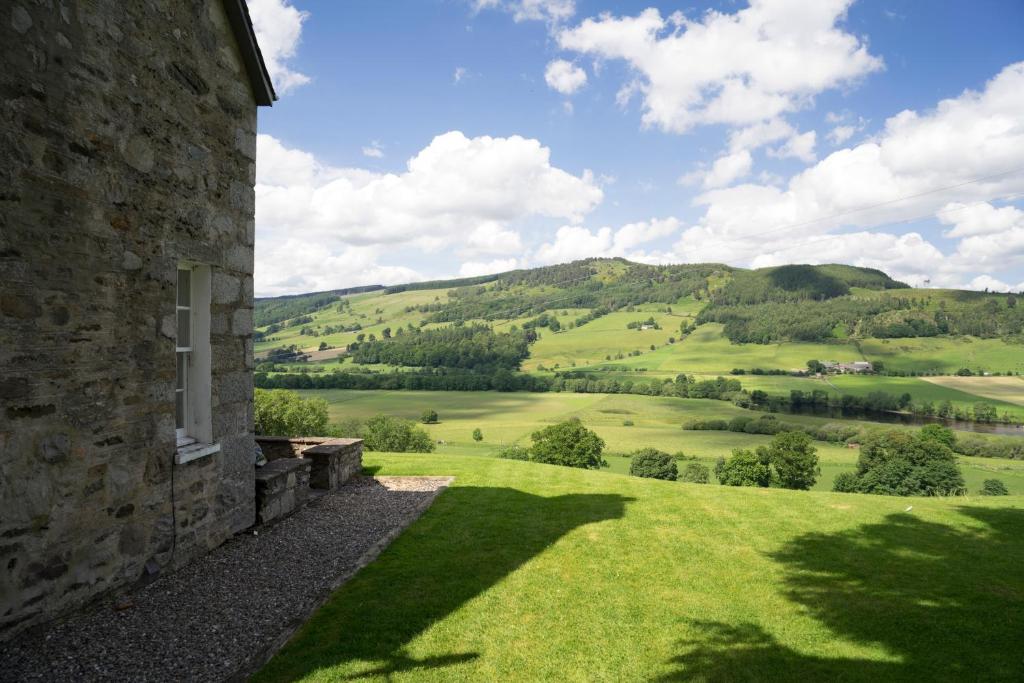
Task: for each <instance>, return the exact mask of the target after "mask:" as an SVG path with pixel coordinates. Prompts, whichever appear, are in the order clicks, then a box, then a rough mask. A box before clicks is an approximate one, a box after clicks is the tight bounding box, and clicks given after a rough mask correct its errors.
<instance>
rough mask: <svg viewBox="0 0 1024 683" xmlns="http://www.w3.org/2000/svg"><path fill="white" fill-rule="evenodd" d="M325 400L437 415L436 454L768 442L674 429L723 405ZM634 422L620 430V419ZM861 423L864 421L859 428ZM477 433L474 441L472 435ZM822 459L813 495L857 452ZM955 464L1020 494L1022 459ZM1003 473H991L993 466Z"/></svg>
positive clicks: (549, 397) (590, 397)
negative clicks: (577, 439) (579, 431)
mask: <svg viewBox="0 0 1024 683" xmlns="http://www.w3.org/2000/svg"><path fill="white" fill-rule="evenodd" d="M302 393H303V394H304V395H307V396H310V395H316V396H320V397H322V398H324V399H326V400H327V401H328V407H329V410H330V416H331V421H332V422H340V421H343V420H344V419H345V418H349V417H355V418H360V419H365V418H368V417H372V416H373V415H376V414H378V413H387V414H390V415H397V416H400V417H405V418H408V419H412V420H416V419H419V417H420V415H421V414H422V413H423V411H424V410H425V409H427V408H433V409H434V410H436V411H437V412H438V414H439V415H440V417H441V422H440V423H439V424H436V425H425V428H426V429H427V431H428V432H430V435H431V437H433V439H434V440H440V441H444V442H445V443H444V444H443V445H439V446H438V453H440V454H445V455H447V454H456V455H493V454H494V453H495V452H496V451H497V450H498V448H499V447H500V446H502V445H503V444H509V443H521V444H524V445H529V443H530V434H531V433H532V432H534V431H536V430H537V429H540V428H542V427H544V426H545V425H547V424H552V423H554V422H558V421H561V420H565V419H567V418H569V417H579V418H580V419H581V420H582V421H583V423H584V424H585V425H587V426H588V427H590V428H591V429H593V430H595V431H596V432H597V433H598V434H599V435H600V436H601V438H603V439H604V440H605V442H606V443H607V450H608V452H609V453H610V454H614V453H630V452H632V451H634V450H636V449H637V448H640V447H642V446H652V447H655V448H660V449H662V450H664V451H666V452H669V453H675V452H678V451H683V452H684V453H686V454H687V455H693V456H697V457H698V458H699V459H700V461H701V462H703V463H704V464H706V465H708V466H709V467H711V466H713V465H714V462H715V460H716V459H717V458H718V457H719V456H728V455H729V453H731V452H732V450H733V449H734V448H756V447H757V446H762V445H767V444H768V442H769V441H770V440H771V439H770V437H767V436H761V435H753V434H737V433H734V432H695V431H687V430H684V429H681V425H682V423H683V422H685V421H686V420H689V419H694V418H700V419H707V418H726V419H728V418H730V417H733V416H735V415H744V414H745V415H749V414H750V413H749V411H745V410H742V409H740V408H736V407H735V406H733V405H732V404H730V403H727V402H724V401H708V400H697V399H679V398H667V397H653V396H630V395H623V394H568V393H562V394H557V393H551V394H527V393H511V394H509V393H498V392H493V391H484V392H459V391H432V392H424V391H345V390H325V391H307V392H302ZM780 419H783V420H788V421H794V422H803V423H811V424H823V423H825V422H828V420H825V419H822V418H815V417H808V416H795V415H794V416H780ZM626 420H629V421H632V422H633V426H625V425H624V424H623V422H624V421H626ZM860 424H863V423H860ZM476 428H479V429H480V430H481V431H482V432H483V435H484V440H483V441H482V442H481V443H475V442H474V441H473V439H472V432H473V430H474V429H476ZM815 445H816V446H817V448H818V456H819V458H820V461H821V468H822V476H821V478H820V479H819V481H818V484H817V486H816V488H817V489H819V490H829V489H831V488H832V480H833V479H834V478H835V475H836V474H838V473H839V472H842V471H844V470H849V469H852V467H853V465H854V463H855V462H856V459H857V453H858V452H857V451H856V450H851V449H848V448H845V447H843V446H834V445H830V444H826V443H822V442H815ZM608 461H609V464H610V465H611V467H610V469H611V471H613V472H620V473H621V472H627V471H628V470H629V464H628V460H627V459H626V458H621V457H614V456H613V455H610V456H609V457H608ZM961 465H962V469H963V473H964V478H965V479H966V481H967V486H968V489H969V490H971V491H977V490H978V489H979V488H980V487H981V483H982V481H983V480H985V479H987V478H991V477H993V476H998V478H1000V479H1002V480H1003V481H1004V482H1005V483H1006V485H1007V487H1008V488H1009V489H1010V491H1011V492H1013V493H1020V494H1024V462H1019V461H1005V460H1000V461H995V460H991V459H983V458H963V459H961ZM997 465H998V466H999V467H1001V468H1003V469H1002V470H1001V471H999V472H998V474H997V475H996V474H994V473H993V470H992V469H991V468H992V467H995V466H997Z"/></svg>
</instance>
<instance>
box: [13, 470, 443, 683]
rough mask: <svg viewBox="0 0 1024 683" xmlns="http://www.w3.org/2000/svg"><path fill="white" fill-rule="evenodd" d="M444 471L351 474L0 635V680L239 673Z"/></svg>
mask: <svg viewBox="0 0 1024 683" xmlns="http://www.w3.org/2000/svg"><path fill="white" fill-rule="evenodd" d="M451 481H452V479H451V478H450V477H378V478H370V477H357V478H355V479H353V480H352V481H351V482H350V483H349V484H347V485H345V486H343V487H341V488H340V489H337V490H335V491H331V492H330V493H326V494H324V495H323V496H321V497H320V498H318V499H317V500H315V501H314V502H312V503H310V504H309V505H307V506H305V507H304V508H302V509H301V510H299V511H298V512H296V513H295V514H294V515H292V516H291V517H288V518H286V519H284V520H282V521H280V522H278V523H277V524H275V525H273V526H271V527H270V528H268V529H266V530H260V531H259V532H258V535H254V534H251V533H249V534H244V535H239V536H236V537H235V538H233V539H231V540H229V541H228V542H227V543H225V544H224V545H223V546H221V547H220V548H217V549H216V550H214V551H213V552H211V553H210V554H208V555H206V556H204V557H201V558H198V559H196V560H195V561H193V562H191V563H190V564H188V565H186V566H185V567H183V568H182V569H180V570H178V571H177V572H174V573H172V574H168V575H166V576H162V577H160V578H159V579H157V580H156V581H154V582H153V583H151V584H149V585H148V586H145V587H143V588H140V589H138V590H136V591H134V592H132V593H129V594H125V595H121V596H116V597H110V598H108V599H106V600H104V601H102V602H100V603H98V604H96V605H94V606H93V607H91V608H89V609H85V610H81V611H79V612H76V613H74V614H72V615H71V616H69V617H67V618H65V619H63V620H62V621H60V622H56V623H51V624H47V625H44V626H41V627H37V628H35V629H31V630H29V631H27V632H25V633H23V634H21V635H20V636H18V637H17V638H15V639H14V640H13V641H11V642H9V643H4V644H3V645H0V681H64V680H73V681H169V680H204V681H219V680H224V679H227V678H241V677H243V676H245V675H246V674H248V673H251V672H253V671H254V670H256V669H258V668H259V666H261V665H262V664H263V663H264V662H265V661H266V660H267V659H269V657H270V656H271V655H273V653H274V652H276V651H277V649H279V648H280V647H281V646H282V645H284V642H285V641H286V640H287V638H288V637H289V636H290V635H291V634H292V633H293V632H294V631H295V630H296V629H297V628H298V627H299V626H301V625H302V623H304V622H305V621H306V620H307V619H308V618H309V617H310V615H312V613H313V612H314V611H315V610H316V609H317V608H318V607H319V606H320V605H321V604H323V602H324V601H325V600H326V599H327V598H328V597H330V594H331V593H332V592H333V591H334V589H335V588H337V587H338V586H340V585H341V584H343V583H344V582H345V581H347V580H348V579H349V578H351V577H352V576H353V575H354V574H355V573H356V572H357V571H358V570H359V569H360V568H361V567H363V566H365V565H366V564H368V563H369V562H372V561H373V559H374V558H376V557H377V555H378V554H379V553H380V552H381V551H382V550H383V549H384V548H386V547H387V545H388V544H389V543H390V542H391V541H392V540H394V539H395V538H396V537H397V536H398V535H399V534H400V533H401V532H402V530H404V529H405V528H406V527H408V526H409V524H411V523H412V522H413V521H415V520H416V519H417V518H418V517H419V516H420V515H421V514H422V513H423V512H424V511H425V510H426V509H427V508H428V507H429V506H430V504H431V503H432V502H433V501H434V499H435V498H436V497H437V495H438V494H439V493H440V492H441V491H442V490H444V488H446V487H447V486H448V484H450V483H451Z"/></svg>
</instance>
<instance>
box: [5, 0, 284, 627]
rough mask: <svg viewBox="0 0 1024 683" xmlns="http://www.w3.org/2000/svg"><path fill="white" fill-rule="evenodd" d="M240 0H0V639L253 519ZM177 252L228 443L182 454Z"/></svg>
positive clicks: (249, 98) (217, 426)
mask: <svg viewBox="0 0 1024 683" xmlns="http://www.w3.org/2000/svg"><path fill="white" fill-rule="evenodd" d="M239 7H241V10H240V11H242V12H244V11H245V10H244V5H242V4H241V0H236V1H235V4H234V5H232V3H231V2H229V1H228V0H223V1H222V0H145V1H143V0H138V1H133V2H124V1H122V0H77V1H75V0H13V1H9V2H3V3H0V640H3V639H5V638H7V637H9V636H11V635H13V634H14V633H15V632H16V631H18V630H21V629H23V628H24V627H26V626H28V625H30V624H33V623H36V622H38V621H40V620H42V619H44V618H46V617H49V616H52V615H54V614H57V613H59V612H61V611H63V610H65V609H67V608H70V607H73V606H75V605H78V604H81V603H83V602H85V601H86V600H87V599H89V598H90V597H91V596H94V595H96V594H98V593H100V592H102V591H105V590H108V589H111V588H113V587H117V586H119V585H124V584H127V583H130V582H133V581H136V580H138V579H140V578H141V577H144V576H146V575H149V574H153V573H155V572H158V571H160V570H161V569H162V568H166V567H168V566H169V565H175V566H176V565H178V564H181V563H184V562H186V561H187V560H188V559H189V558H191V557H194V556H196V555H197V554H201V553H203V552H205V551H207V550H209V549H211V548H213V547H215V546H217V545H218V544H220V543H221V542H223V541H224V540H225V539H226V538H227V537H228V536H229V535H231V534H232V533H234V532H237V531H239V530H241V529H244V528H246V527H248V526H250V525H251V524H252V523H253V521H254V511H253V498H254V473H253V465H252V452H253V423H252V403H251V400H252V372H251V366H252V337H251V335H252V327H253V324H252V308H253V280H252V271H253V239H254V222H253V213H254V195H253V185H254V180H255V155H256V106H257V102H258V101H259V100H260V93H259V91H258V88H257V86H256V85H255V84H254V80H253V72H252V63H253V62H252V56H253V51H254V50H255V42H252V43H251V44H250V45H248V46H246V45H245V44H244V43H243V41H240V40H239V37H240V35H241V34H239V33H238V28H237V27H238V16H239V15H238V11H239ZM232 12H234V14H232ZM244 17H245V22H246V25H247V26H248V30H249V31H250V32H251V25H249V24H248V17H247V15H244ZM243 37H244V36H243ZM255 54H256V55H257V58H258V51H256V52H255ZM260 66H261V67H262V62H260ZM263 95H264V99H266V97H265V95H266V93H263ZM270 95H271V99H272V90H270ZM262 103H267V102H262ZM183 261H190V262H196V263H202V264H208V265H209V266H210V267H211V270H212V309H211V318H210V337H211V339H210V341H211V348H212V397H211V399H212V422H213V435H214V441H215V442H217V443H219V444H220V446H221V449H220V452H219V453H216V454H213V455H209V456H207V457H203V458H199V459H197V460H195V461H193V462H189V463H186V464H182V465H175V466H173V467H172V462H173V456H174V453H175V449H176V441H175V429H174V428H175V425H174V383H175V340H174V337H175V286H176V284H175V283H176V268H177V264H179V263H181V262H183ZM172 500H173V505H172Z"/></svg>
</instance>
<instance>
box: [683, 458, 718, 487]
mask: <svg viewBox="0 0 1024 683" xmlns="http://www.w3.org/2000/svg"><path fill="white" fill-rule="evenodd" d="M710 478H711V471H710V470H708V468H707V466H706V465H702V464H700V463H699V462H690V463H687V464H686V467H684V468H683V471H682V472H680V473H679V481H685V482H689V483H691V484H706V483H708V480H709V479H710Z"/></svg>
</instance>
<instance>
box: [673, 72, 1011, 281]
mask: <svg viewBox="0 0 1024 683" xmlns="http://www.w3.org/2000/svg"><path fill="white" fill-rule="evenodd" d="M1021 120H1024V63H1017V64H1011V65H1009V66H1007V67H1006V68H1004V69H1003V70H1002V71H1001V72H1000V73H999V74H997V75H996V76H995V77H994V78H992V79H991V80H990V81H989V82H988V83H987V84H986V85H985V88H984V89H983V90H982V91H980V92H976V91H973V90H967V91H964V92H963V93H962V94H961V95H959V96H958V97H954V98H950V99H947V100H943V101H941V102H940V103H939V104H938V105H937V107H936V108H935V109H934V110H932V111H925V112H916V111H903V112H900V113H899V114H896V115H895V116H893V117H891V118H890V119H888V120H887V121H886V123H885V127H884V130H883V131H881V132H880V133H879V134H878V135H877V136H876V137H875V138H874V139H873V140H872V141H870V142H865V143H863V144H860V145H857V146H856V147H852V148H846V149H841V150H838V151H835V152H833V153H831V154H829V155H828V156H827V157H825V158H824V159H822V160H821V161H819V162H817V163H816V164H814V165H813V166H811V167H809V168H807V169H806V170H804V171H802V172H800V173H798V174H796V175H794V176H792V177H791V178H790V179H789V181H788V182H787V183H786V184H785V185H783V186H776V185H771V184H741V185H737V186H734V187H729V188H724V189H712V190H709V191H707V192H704V193H703V194H701V195H700V196H699V197H698V198H697V199H696V203H697V204H698V205H699V206H703V207H704V215H703V217H702V218H701V219H700V220H698V221H697V223H696V225H694V226H693V227H691V228H689V229H688V230H686V231H684V232H683V234H682V235H681V237H680V239H679V241H678V242H677V244H676V245H675V247H674V253H675V255H676V256H677V257H678V258H680V259H682V260H686V261H702V260H710V261H718V260H723V261H727V262H729V263H736V264H741V265H743V264H749V263H755V264H763V265H767V264H769V263H782V262H815V263H821V262H827V261H840V262H847V263H858V264H863V265H871V266H873V267H880V268H883V269H886V270H888V271H890V272H892V273H894V274H895V275H897V276H901V277H904V278H906V279H908V281H911V282H923V281H924V280H925V279H928V280H931V281H932V283H933V284H945V285H947V286H954V285H957V284H962V283H963V282H965V281H966V279H965V278H966V276H968V275H976V274H977V273H978V271H979V270H981V271H983V272H986V273H988V274H990V275H991V274H992V273H994V272H998V271H999V270H1005V269H1010V268H1019V267H1020V266H1022V265H1024V227H1022V226H1021V225H1020V213H1021V212H1020V210H1019V209H1015V208H1012V207H1003V208H1000V209H997V208H995V207H994V206H991V205H988V206H986V205H984V204H982V203H981V202H983V201H984V200H988V199H991V198H994V197H1008V196H1016V195H1019V194H1020V193H1021V192H1024V173H1021V172H1020V170H1019V169H1021V168H1022V167H1024V126H1021V125H1020V121H1021ZM974 181H977V182H974ZM937 190H938V191H937ZM954 202H958V203H959V204H957V203H954ZM968 205H969V206H968ZM935 213H938V218H939V220H940V221H941V222H943V223H944V224H946V225H951V226H953V227H952V228H951V229H950V230H949V231H948V232H947V234H946V236H947V237H950V238H961V239H960V241H959V242H958V243H957V244H956V245H955V249H954V250H953V252H952V253H950V254H948V255H945V254H943V252H942V250H940V249H939V248H938V247H936V246H935V245H933V244H931V243H929V242H928V241H927V240H926V239H925V238H924V237H922V236H921V235H920V234H918V233H908V234H906V235H900V236H896V235H892V234H888V233H885V232H871V231H870V229H871V228H875V227H878V226H884V225H887V224H891V223H894V222H899V221H904V220H911V219H920V218H922V217H925V216H928V215H931V214H935ZM850 228H853V229H860V231H858V232H853V233H848V232H847V233H837V232H836V231H837V230H839V229H845V230H849V229H850Z"/></svg>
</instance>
